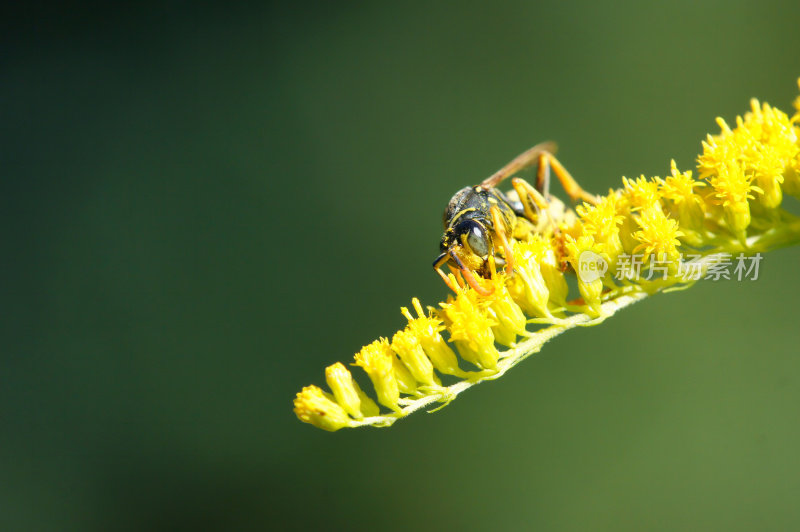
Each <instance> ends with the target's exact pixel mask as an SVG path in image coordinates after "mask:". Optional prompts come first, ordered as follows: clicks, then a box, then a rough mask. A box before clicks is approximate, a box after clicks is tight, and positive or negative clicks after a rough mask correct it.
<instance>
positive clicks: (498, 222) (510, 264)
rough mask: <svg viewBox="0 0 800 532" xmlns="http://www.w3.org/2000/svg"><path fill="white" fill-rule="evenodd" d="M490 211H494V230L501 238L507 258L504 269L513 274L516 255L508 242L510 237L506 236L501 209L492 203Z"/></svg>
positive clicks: (507, 273) (508, 273)
mask: <svg viewBox="0 0 800 532" xmlns="http://www.w3.org/2000/svg"><path fill="white" fill-rule="evenodd" d="M490 212H491V213H492V223H493V224H494V232H495V234H496V235H497V237H498V238H499V239H500V245H501V246H502V247H503V255H504V256H505V260H506V264H505V268H504V271H505V272H506V275H511V273H512V272H513V271H514V255H513V254H512V252H511V245H510V244H509V243H508V239H507V238H506V230H505V227H504V226H503V220H502V218H501V217H500V209H498V208H497V205H492V208H491V210H490Z"/></svg>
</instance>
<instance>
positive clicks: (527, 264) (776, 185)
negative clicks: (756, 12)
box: [294, 80, 800, 431]
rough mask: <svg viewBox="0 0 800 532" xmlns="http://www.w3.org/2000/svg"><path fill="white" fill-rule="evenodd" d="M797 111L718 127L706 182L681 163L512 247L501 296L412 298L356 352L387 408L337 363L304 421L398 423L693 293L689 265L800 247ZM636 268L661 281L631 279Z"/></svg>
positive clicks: (710, 142) (311, 398)
mask: <svg viewBox="0 0 800 532" xmlns="http://www.w3.org/2000/svg"><path fill="white" fill-rule="evenodd" d="M798 85H800V80H798ZM794 105H795V107H796V109H797V112H796V114H795V115H794V116H793V117H792V118H789V117H788V116H787V115H786V114H785V113H783V112H781V111H780V110H778V109H775V108H773V107H770V106H769V105H767V104H763V105H762V104H759V102H757V101H755V100H753V101H752V102H751V109H750V111H749V112H748V113H746V114H745V115H744V116H743V117H737V119H736V126H735V127H734V128H731V127H730V126H729V125H728V124H727V123H726V122H725V121H724V120H722V119H721V118H720V119H717V123H718V124H719V126H720V130H721V131H720V133H719V134H717V135H709V136H708V138H707V139H706V140H705V141H704V142H703V143H702V145H703V153H702V154H701V155H700V156H699V157H698V166H697V170H698V175H699V179H694V178H693V177H692V172H691V171H683V172H681V171H679V170H678V168H677V166H676V164H675V161H672V163H671V167H670V174H669V175H667V176H666V177H665V178H663V179H662V178H659V177H653V178H649V179H648V178H646V177H644V176H640V177H639V178H637V179H635V180H633V179H627V178H623V179H622V184H623V186H622V188H621V189H619V190H610V191H609V193H608V194H607V195H606V196H603V197H601V198H599V199H598V201H597V202H596V203H595V204H592V205H590V204H583V205H580V206H578V207H577V208H576V209H575V210H576V213H577V216H574V215H572V216H563V217H562V218H559V219H553V220H552V222H553V224H552V225H553V226H554V227H556V229H555V230H553V231H550V232H548V233H546V234H541V233H535V232H531V233H530V234H528V235H527V236H525V237H524V238H515V239H511V242H510V253H511V254H513V256H512V257H511V258H512V259H513V261H512V262H513V264H514V270H513V272H512V273H511V274H510V275H506V274H503V273H498V274H496V275H494V276H493V277H492V278H490V279H479V281H478V282H480V283H481V284H482V286H483V287H484V288H486V290H485V291H486V292H490V295H488V296H484V295H481V294H479V293H478V292H476V291H475V290H473V289H472V288H470V287H468V286H465V285H462V288H461V289H460V290H458V291H457V292H456V293H455V294H453V295H452V296H450V297H448V299H447V301H446V302H443V303H440V304H439V306H438V308H433V307H428V309H427V311H425V310H423V308H422V305H421V304H420V302H419V301H418V300H417V299H416V298H415V299H414V300H413V301H412V304H413V309H414V311H415V313H416V315H413V314H412V313H411V312H410V311H409V310H408V309H407V308H403V309H402V313H403V315H404V316H405V317H406V318H407V320H408V324H407V326H406V327H405V328H404V329H403V330H401V331H398V332H397V333H395V334H394V336H393V337H392V339H391V342H390V341H389V340H388V339H386V338H380V339H379V340H376V341H374V342H372V343H371V344H369V345H367V346H365V347H364V348H362V349H361V351H359V352H358V353H357V354H356V355H355V361H354V363H353V365H354V366H358V367H360V368H362V369H363V370H364V372H365V373H366V375H367V377H368V378H369V380H370V381H371V384H372V387H373V389H374V391H375V397H376V398H377V403H376V402H375V401H374V400H373V399H371V398H370V397H369V396H368V395H367V394H366V393H365V392H364V391H363V390H362V389H361V387H360V386H359V385H358V383H357V382H356V380H355V379H354V378H353V375H352V374H351V373H350V371H349V370H348V369H347V368H346V367H345V366H344V365H343V364H341V363H339V362H337V363H336V364H333V365H332V366H330V367H328V368H327V369H326V371H325V378H326V381H327V384H328V387H329V388H330V390H331V392H330V393H329V392H325V391H323V390H322V389H320V388H319V387H317V386H307V387H305V388H303V390H302V391H301V392H300V393H298V394H297V397H296V399H295V401H294V406H295V409H294V410H295V413H296V414H297V417H298V418H299V419H300V420H301V421H305V422H307V423H311V424H313V425H315V426H317V427H319V428H322V429H325V430H330V431H334V430H338V429H340V428H343V427H356V426H361V425H376V426H385V425H390V424H391V423H393V422H394V421H395V420H396V419H399V418H401V417H404V416H406V415H408V414H410V413H411V412H413V411H415V410H417V409H419V408H421V407H424V406H427V405H430V404H433V403H437V402H438V403H444V404H446V403H448V402H449V401H451V400H452V399H453V398H454V397H455V396H456V395H457V394H458V393H460V392H461V391H463V390H464V389H466V388H468V387H470V386H472V385H474V384H477V383H479V382H481V381H483V380H487V379H493V378H497V377H498V376H500V375H502V374H503V373H504V372H505V371H506V370H507V369H509V368H510V367H512V366H513V365H515V364H516V363H517V362H519V361H520V360H522V359H523V358H525V357H526V356H528V355H530V354H531V353H533V352H536V351H538V349H539V348H540V347H541V345H542V344H543V343H544V342H545V341H547V340H548V339H549V338H551V337H552V336H555V335H556V334H560V333H561V332H563V331H564V330H567V329H569V328H571V327H574V326H576V325H581V324H592V323H599V322H600V321H602V320H603V319H605V318H606V317H608V316H610V315H611V314H613V313H614V312H615V311H616V310H618V309H619V308H622V307H623V306H625V305H627V304H630V303H632V302H634V301H637V300H638V299H641V298H643V297H645V296H646V295H648V294H652V293H655V292H657V291H660V290H662V289H664V288H668V287H673V286H675V285H688V284H691V283H692V282H693V280H690V279H687V278H686V277H685V275H684V272H682V271H681V269H682V265H683V264H684V263H683V262H682V256H683V255H685V254H691V255H693V256H696V257H701V258H702V259H708V262H709V263H710V262H713V258H714V257H715V256H717V255H718V254H720V253H737V252H738V253H756V252H761V251H767V250H769V249H773V248H776V247H780V246H785V245H788V244H794V243H798V241H800V222H798V219H797V218H796V217H793V216H792V215H790V214H789V213H787V212H786V211H785V210H783V209H782V208H781V207H780V206H781V203H782V201H783V199H784V196H785V195H791V196H795V197H800V141H798V138H800V127H798V124H799V123H800V97H798V99H797V100H796V101H795V102H794ZM586 257H591V258H592V261H594V262H592V261H589V262H588V264H589V265H591V266H592V267H595V266H597V265H600V266H602V269H601V271H599V272H595V273H596V275H582V274H581V273H582V268H584V267H585V266H586V264H587V262H586ZM632 257H638V259H639V261H640V266H641V267H643V268H644V270H645V271H648V270H649V272H650V273H651V275H650V276H647V278H645V276H639V275H633V274H631V272H630V271H629V270H626V267H627V266H630V261H631V258H632ZM701 264H703V263H702V262H701ZM656 271H658V272H659V275H657V276H653V275H652V274H653V273H654V272H656ZM574 273H578V275H577V276H575V278H576V280H577V288H578V292H579V294H580V297H575V296H576V294H574V295H573V296H572V297H573V299H572V300H570V295H569V288H568V282H567V276H569V275H570V274H574ZM615 273H617V275H615ZM452 280H453V282H454V286H455V285H456V282H457V280H456V279H455V278H453V279H452ZM537 327H538V329H536V328H537ZM534 329H536V330H534ZM443 382H444V384H443ZM448 383H449V384H448ZM378 404H380V405H382V406H383V407H384V408H385V409H386V411H385V412H384V413H383V414H382V413H381V408H380V406H378Z"/></svg>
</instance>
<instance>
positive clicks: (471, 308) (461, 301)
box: [441, 291, 500, 369]
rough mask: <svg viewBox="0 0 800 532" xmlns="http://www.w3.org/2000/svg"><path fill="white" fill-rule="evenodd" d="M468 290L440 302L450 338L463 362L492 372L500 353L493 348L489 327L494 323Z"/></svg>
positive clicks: (492, 338) (492, 337)
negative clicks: (445, 301) (444, 301)
mask: <svg viewBox="0 0 800 532" xmlns="http://www.w3.org/2000/svg"><path fill="white" fill-rule="evenodd" d="M475 297H476V296H475V294H474V292H472V291H467V292H459V294H458V295H457V296H456V297H455V299H453V298H450V299H449V300H448V302H447V303H441V306H442V314H443V315H444V318H445V322H446V324H447V328H448V329H449V330H450V338H451V340H452V341H453V342H454V343H455V344H456V347H458V352H459V353H461V356H462V358H464V360H466V361H467V362H471V363H473V364H475V365H476V366H478V367H481V368H485V369H494V368H496V367H497V360H498V358H499V357H500V353H498V352H497V348H496V347H495V345H494V334H493V333H492V327H494V326H495V325H497V322H496V321H495V320H494V319H492V318H491V317H490V316H489V314H488V312H487V311H486V309H483V308H481V307H480V305H479V303H478V302H477V300H476V299H475Z"/></svg>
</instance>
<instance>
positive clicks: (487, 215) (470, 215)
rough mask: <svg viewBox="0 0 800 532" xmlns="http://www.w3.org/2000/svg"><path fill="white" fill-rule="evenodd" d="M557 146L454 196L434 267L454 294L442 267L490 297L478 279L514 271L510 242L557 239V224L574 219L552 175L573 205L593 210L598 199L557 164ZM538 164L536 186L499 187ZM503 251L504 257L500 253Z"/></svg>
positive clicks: (531, 152) (529, 153) (516, 182)
mask: <svg viewBox="0 0 800 532" xmlns="http://www.w3.org/2000/svg"><path fill="white" fill-rule="evenodd" d="M555 151H556V145H555V143H553V142H543V143H541V144H537V145H536V146H534V147H532V148H530V149H528V150H526V151H524V152H523V153H521V154H519V155H518V156H517V157H515V158H514V159H512V160H511V162H509V163H508V164H507V165H505V166H504V167H503V168H501V169H500V170H498V171H497V172H495V173H494V174H492V175H491V176H489V177H488V178H486V179H485V180H483V181H482V182H481V183H480V184H479V185H475V186H472V187H464V188H462V189H461V190H459V191H458V192H456V193H455V195H453V197H452V198H451V199H450V202H449V203H448V204H447V208H446V209H445V211H444V216H443V222H444V228H445V232H444V235H442V241H441V244H440V246H439V248H440V252H441V254H440V255H439V256H438V257H437V258H436V260H435V261H434V262H433V268H434V270H435V271H436V272H437V273H438V274H439V275H440V276H441V277H442V279H443V280H444V282H445V283H446V284H447V286H449V287H450V288H451V289H452V290H453V291H456V290H457V288H458V287H457V286H456V285H455V284H454V282H453V278H454V276H447V275H446V274H445V273H444V272H443V271H442V266H443V265H445V264H447V265H448V267H449V268H450V270H451V271H452V272H453V273H454V274H456V273H460V275H461V276H463V279H464V280H465V281H466V282H467V284H469V286H471V287H472V288H473V289H474V290H475V291H476V292H478V293H479V294H481V295H489V294H491V290H487V289H486V288H484V287H483V286H481V285H480V284H479V283H478V281H477V278H476V275H477V276H479V277H483V278H491V277H492V276H493V275H494V272H495V271H496V266H503V267H504V269H505V272H506V273H507V274H509V275H510V274H511V273H512V272H513V270H514V261H513V255H512V253H511V248H510V243H509V241H510V239H511V238H517V239H523V240H524V239H525V238H526V237H527V235H530V234H553V233H554V232H557V231H558V223H559V222H560V221H562V220H565V219H567V218H568V217H570V216H574V213H573V212H572V210H571V209H569V208H567V207H566V206H565V205H564V203H563V202H561V201H560V200H559V199H558V198H556V197H554V196H551V195H550V192H549V189H550V171H551V170H552V172H553V173H554V174H555V175H556V177H557V178H558V180H559V182H560V183H561V185H562V187H563V188H564V191H565V192H566V193H567V196H569V198H570V199H571V200H572V201H573V202H576V201H578V200H583V201H585V202H587V203H590V204H595V203H596V202H597V198H596V197H595V196H594V195H592V194H590V193H588V192H586V191H585V190H583V189H582V188H581V187H580V185H578V183H577V182H576V181H575V179H574V178H573V177H572V176H571V175H570V174H569V172H567V170H566V168H564V166H563V165H562V164H561V163H560V162H559V161H558V159H556V158H555V156H554V153H555ZM534 164H536V165H537V166H538V168H537V175H536V177H537V178H536V186H535V187H534V186H532V185H531V184H530V183H528V182H527V181H525V180H524V179H522V178H519V177H514V178H513V179H511V186H512V190H510V191H509V192H505V193H504V192H502V191H500V190H498V189H497V188H496V187H497V186H498V185H499V184H500V183H502V182H503V181H504V180H505V179H507V178H509V177H512V176H514V175H516V174H517V173H518V172H520V171H521V170H524V169H526V168H529V167H531V166H533V165H534ZM501 250H502V256H501V255H499V251H501Z"/></svg>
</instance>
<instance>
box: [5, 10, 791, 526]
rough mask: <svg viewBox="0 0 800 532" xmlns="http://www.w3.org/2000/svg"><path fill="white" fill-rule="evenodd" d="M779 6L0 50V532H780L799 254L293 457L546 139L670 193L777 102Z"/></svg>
mask: <svg viewBox="0 0 800 532" xmlns="http://www.w3.org/2000/svg"><path fill="white" fill-rule="evenodd" d="M798 19H800V4H798V2H796V1H794V0H787V1H785V2H766V1H758V2H756V1H742V0H733V1H732V0H725V1H721V0H720V1H708V2H683V1H676V2H671V3H669V5H661V4H660V3H644V2H630V3H619V4H617V3H601V2H593V1H581V2H563V3H556V2H541V3H535V2H503V3H477V2H460V1H459V2H435V3H430V2H411V3H403V4H402V5H397V4H390V3H377V2H375V3H370V2H356V3H347V4H345V3H325V2H319V3H311V2H296V3H291V5H289V3H287V5H279V4H270V3H265V4H262V5H261V6H259V7H253V6H250V7H241V6H240V7H233V8H231V7H214V5H213V4H212V5H203V6H202V7H201V6H199V5H197V4H196V3H189V2H159V3H152V4H138V5H137V7H129V8H121V7H114V8H108V7H104V8H92V9H88V8H85V7H84V8H78V7H75V6H72V7H68V6H62V7H58V8H49V9H46V8H41V9H28V10H26V11H24V12H23V11H18V12H14V13H9V14H7V16H5V17H4V20H3V25H4V26H5V29H4V31H3V32H2V37H0V39H2V41H0V42H2V48H0V183H2V190H1V191H0V202H2V216H3V221H2V224H0V232H1V233H2V237H3V238H2V242H3V255H4V256H3V260H2V263H0V264H2V266H1V267H0V268H1V270H0V271H2V276H1V279H2V280H0V283H1V284H0V285H1V286H2V304H0V308H2V320H0V328H1V329H2V331H3V334H2V348H1V349H2V352H1V353H0V431H1V434H2V435H1V436H0V478H2V482H0V529H2V530H291V529H329V530H376V529H381V530H386V531H389V530H409V529H415V530H436V529H438V530H442V529H452V528H454V527H460V528H461V529H464V530H490V529H491V530H519V529H523V528H525V529H536V530H615V531H620V530H767V529H770V530H788V529H795V528H796V527H797V526H798V524H799V523H800V504H798V501H800V453H799V452H798V449H800V423H798V421H800V358H799V357H798V329H797V308H798V305H797V301H798V297H800V291H798V271H799V270H798V262H799V261H800V250H798V249H787V250H782V251H778V252H774V253H770V254H769V255H768V256H766V257H765V259H764V261H763V262H762V269H761V278H760V279H759V280H758V281H757V282H749V283H745V282H742V283H739V282H719V283H711V282H708V283H700V284H699V285H698V286H696V287H694V288H692V289H691V290H688V291H686V292H681V293H674V294H670V295H662V296H659V297H655V298H652V299H651V300H649V301H646V302H644V303H641V304H639V305H637V306H636V307H633V308H632V309H629V310H626V311H625V312H623V313H621V314H619V315H618V316H616V317H614V318H613V319H612V320H609V321H608V322H607V323H605V324H604V325H602V326H601V327H595V328H590V329H582V330H576V331H572V332H570V333H569V334H566V335H564V336H562V337H559V338H558V339H556V340H555V341H553V342H552V343H551V344H549V345H547V346H546V348H545V349H544V350H543V351H542V353H541V354H540V355H538V356H536V357H535V358H532V359H530V360H528V361H526V362H525V363H524V364H522V365H520V366H519V367H517V368H516V369H514V371H512V372H510V373H509V374H508V375H506V376H505V377H504V378H502V379H501V380H499V381H496V382H493V383H489V384H484V385H481V386H479V387H478V388H476V389H473V390H471V391H469V392H468V393H466V394H464V395H463V396H461V397H460V398H459V399H458V400H457V401H455V402H454V403H453V404H452V405H451V406H450V407H448V408H446V409H445V410H443V411H440V412H438V413H436V414H432V415H428V414H424V413H420V414H416V415H414V416H412V417H410V418H409V419H407V420H404V421H402V422H399V423H397V424H396V425H395V426H394V427H392V428H391V429H381V430H378V429H361V430H357V431H340V432H338V433H335V434H329V433H325V432H322V431H319V430H316V429H314V428H312V427H310V426H308V425H304V424H301V423H299V422H298V421H297V420H296V418H295V417H294V415H293V413H292V404H291V403H292V399H293V397H294V394H295V393H296V392H297V391H298V390H299V389H300V388H301V387H302V386H304V385H306V384H310V383H317V384H322V383H323V382H324V380H323V368H324V367H325V366H327V365H329V364H331V363H333V362H335V361H337V360H343V361H349V359H350V358H351V357H352V354H353V353H354V352H355V351H357V350H358V349H359V348H360V347H361V346H362V345H363V344H365V343H368V342H369V341H371V340H372V339H374V338H376V337H377V336H379V335H388V334H391V333H393V332H394V331H395V330H397V328H399V327H401V326H402V325H403V324H404V319H403V318H402V316H401V315H400V313H399V311H398V309H399V307H400V306H401V305H407V304H408V303H409V301H410V298H411V297H413V296H418V297H420V298H422V300H423V302H425V303H429V304H432V303H435V302H436V301H439V300H441V298H443V297H444V296H445V295H446V290H445V288H444V286H443V285H442V284H441V283H440V281H439V280H438V278H437V277H436V276H435V275H434V274H433V272H432V271H431V269H430V263H431V261H432V260H433V258H434V256H435V255H436V252H437V244H438V239H439V236H440V232H441V227H440V223H441V218H440V217H441V212H442V210H443V207H444V205H445V204H446V202H447V200H448V199H449V197H450V195H451V194H452V193H453V192H454V191H455V190H457V189H458V188H460V187H462V186H464V185H468V184H474V183H476V182H477V181H479V180H481V179H482V178H484V177H485V176H487V175H489V174H490V173H491V172H493V171H494V170H496V169H497V168H499V167H500V166H501V165H502V164H504V163H505V162H507V161H508V160H509V159H510V158H511V157H513V156H514V155H516V154H517V153H518V152H520V151H522V150H523V149H525V148H527V147H529V146H531V145H532V144H534V143H536V142H539V141H542V140H545V139H553V140H556V141H558V142H559V144H560V146H561V150H560V152H559V153H560V158H561V160H562V161H563V162H564V164H565V165H566V166H567V167H568V168H569V169H570V170H571V171H572V173H573V174H574V175H575V176H577V177H578V178H579V180H580V181H581V182H582V183H583V184H584V185H585V186H586V188H588V189H589V190H594V191H598V192H603V191H605V190H607V189H608V188H609V187H613V186H618V185H619V183H620V181H619V180H620V177H621V176H622V175H626V176H632V177H635V176H638V175H639V174H640V173H644V174H647V175H664V174H665V173H666V172H667V170H668V167H669V166H668V165H669V160H670V158H675V159H676V160H677V162H678V165H679V166H680V167H681V168H686V167H689V166H691V165H692V164H693V161H694V158H695V157H696V154H697V153H698V151H699V149H700V140H701V139H702V138H704V136H705V134H706V133H707V132H716V131H717V128H716V125H715V123H714V118H715V117H716V116H723V117H725V118H727V119H729V120H731V119H733V118H734V117H735V115H736V114H741V113H743V112H745V111H746V110H747V107H748V99H749V98H750V97H752V96H757V97H759V98H762V99H764V100H767V101H769V102H770V103H772V104H774V105H777V106H779V107H781V108H783V109H785V110H790V109H791V106H790V102H791V101H792V99H793V98H794V97H795V95H796V93H797V87H796V78H797V77H798V76H800V53H799V52H800V33H798V31H797V20H798Z"/></svg>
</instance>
